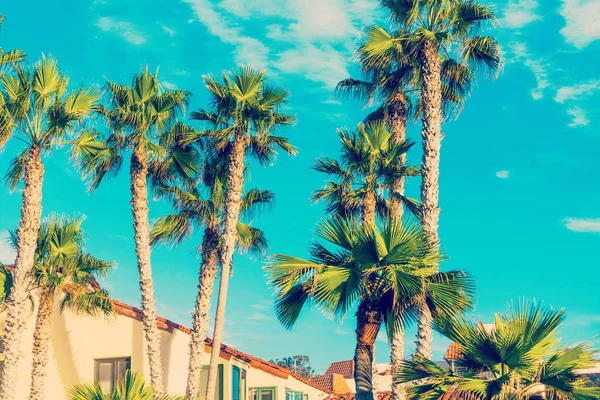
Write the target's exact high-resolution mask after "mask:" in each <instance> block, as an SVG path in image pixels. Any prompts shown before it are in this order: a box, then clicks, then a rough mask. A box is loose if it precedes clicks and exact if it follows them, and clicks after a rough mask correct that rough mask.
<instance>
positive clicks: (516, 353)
mask: <svg viewBox="0 0 600 400" xmlns="http://www.w3.org/2000/svg"><path fill="white" fill-rule="evenodd" d="M564 319H565V314H564V311H557V310H553V309H551V308H548V307H543V306H541V305H540V304H535V303H533V302H521V303H519V304H518V305H517V306H514V307H512V308H511V309H510V310H509V312H508V313H506V314H499V315H496V317H495V318H494V324H493V325H491V326H485V325H483V324H482V323H481V322H478V323H474V322H471V321H467V320H465V319H463V318H452V319H447V320H445V321H442V322H441V323H439V324H438V326H437V329H438V330H439V331H440V332H441V333H442V334H444V335H445V336H447V337H448V338H449V339H451V340H453V341H454V342H455V343H457V344H458V345H459V348H460V351H459V353H460V356H459V357H460V358H458V359H457V360H454V361H455V368H454V369H451V370H447V369H444V368H442V367H440V366H438V365H436V364H435V363H434V362H432V361H430V360H428V359H426V358H424V357H422V356H417V357H415V359H414V360H412V361H406V362H405V363H404V365H403V367H402V369H401V371H400V373H399V374H398V375H397V376H396V377H395V378H394V379H397V380H399V381H400V382H413V381H417V382H419V383H418V384H416V385H414V386H412V387H411V388H410V390H409V394H410V398H411V399H415V400H416V399H432V400H434V399H442V398H444V399H448V398H461V399H462V398H466V399H477V400H504V399H524V400H538V399H565V400H566V399H569V400H592V399H597V398H598V397H600V388H598V387H587V385H586V380H585V379H584V378H583V377H582V376H580V375H578V374H577V373H576V370H577V369H584V368H591V367H593V366H594V364H595V358H596V357H597V356H598V352H597V350H595V349H594V346H593V344H592V343H590V342H582V343H579V344H577V345H575V346H572V347H567V348H565V347H563V346H562V345H560V339H559V338H558V336H557V334H558V331H559V329H560V326H561V324H562V323H563V321H564Z"/></svg>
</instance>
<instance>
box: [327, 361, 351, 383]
mask: <svg viewBox="0 0 600 400" xmlns="http://www.w3.org/2000/svg"><path fill="white" fill-rule="evenodd" d="M329 374H340V375H342V376H343V377H344V378H346V379H351V378H354V360H346V361H336V362H334V363H331V365H330V366H329V368H327V371H325V374H324V375H329Z"/></svg>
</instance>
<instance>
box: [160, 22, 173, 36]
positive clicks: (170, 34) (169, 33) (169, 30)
mask: <svg viewBox="0 0 600 400" xmlns="http://www.w3.org/2000/svg"><path fill="white" fill-rule="evenodd" d="M160 27H161V28H162V30H163V31H164V32H165V33H166V34H167V35H169V36H171V37H173V36H175V35H176V34H177V31H175V30H173V29H171V28H169V27H168V26H167V25H165V24H160Z"/></svg>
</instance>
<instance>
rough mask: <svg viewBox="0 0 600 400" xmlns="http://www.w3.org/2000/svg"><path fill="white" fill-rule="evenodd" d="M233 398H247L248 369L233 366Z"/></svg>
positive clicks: (238, 399) (239, 399) (235, 399)
mask: <svg viewBox="0 0 600 400" xmlns="http://www.w3.org/2000/svg"><path fill="white" fill-rule="evenodd" d="M231 400H246V371H245V370H243V369H240V368H239V367H237V366H235V365H234V366H233V367H231Z"/></svg>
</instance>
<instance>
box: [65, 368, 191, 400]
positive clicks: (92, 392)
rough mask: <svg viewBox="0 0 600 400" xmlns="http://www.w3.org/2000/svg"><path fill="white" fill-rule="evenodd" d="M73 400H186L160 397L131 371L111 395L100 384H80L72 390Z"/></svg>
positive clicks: (178, 397) (127, 372) (177, 397)
mask: <svg viewBox="0 0 600 400" xmlns="http://www.w3.org/2000/svg"><path fill="white" fill-rule="evenodd" d="M70 396H71V400H185V397H183V396H168V395H158V394H157V393H156V391H155V390H154V389H153V388H152V387H151V386H148V385H146V383H145V382H144V378H142V377H141V376H140V375H138V374H136V373H133V372H131V371H126V372H125V377H124V378H123V380H122V381H121V383H120V384H119V385H117V386H116V387H115V388H114V389H113V391H112V392H111V393H104V392H103V391H102V387H100V385H99V384H96V385H86V384H79V385H76V386H75V387H73V388H72V389H71V393H70Z"/></svg>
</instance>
